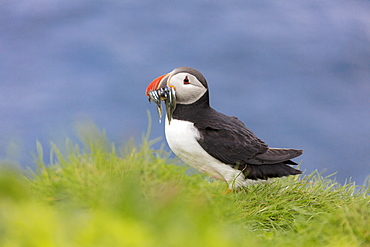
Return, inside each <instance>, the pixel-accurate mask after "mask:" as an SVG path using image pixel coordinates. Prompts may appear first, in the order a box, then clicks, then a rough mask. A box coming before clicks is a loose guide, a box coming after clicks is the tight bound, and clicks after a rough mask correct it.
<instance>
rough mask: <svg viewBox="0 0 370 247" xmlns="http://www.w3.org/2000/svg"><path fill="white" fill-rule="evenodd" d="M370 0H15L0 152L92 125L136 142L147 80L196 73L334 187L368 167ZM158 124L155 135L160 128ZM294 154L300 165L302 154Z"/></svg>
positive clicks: (6, 11)
mask: <svg viewBox="0 0 370 247" xmlns="http://www.w3.org/2000/svg"><path fill="white" fill-rule="evenodd" d="M369 13H370V3H369V2H368V1H356V2H355V1H335V2H328V1H325V2H323V1H312V0H310V1H309V0H303V1H299V2H297V1H293V0H289V1H279V2H276V1H272V0H267V1H259V2H254V1H243V2H232V3H230V2H225V1H220V0H216V1H206V0H197V1H186V2H183V1H115V0H110V1H72V0H63V1H62V0H54V1H42V0H33V1H24V0H12V1H10V0H9V1H2V2H1V3H0V54H1V56H0V117H1V119H0V148H1V149H0V158H3V159H4V158H11V159H16V160H17V161H19V162H20V163H21V164H22V165H23V166H32V162H30V161H31V160H32V158H31V152H34V151H35V141H36V139H38V140H39V141H40V142H41V143H43V144H44V145H45V146H47V145H48V144H49V142H50V141H55V142H57V143H58V142H60V143H62V142H63V140H64V139H65V138H66V137H67V136H73V135H74V134H73V133H74V132H73V126H74V123H75V122H76V121H84V120H92V121H94V122H96V123H97V125H98V126H100V127H102V128H105V129H106V131H107V133H108V135H109V136H110V138H111V139H112V140H114V141H116V142H121V141H123V140H125V139H127V138H128V137H130V136H132V137H134V138H136V139H140V138H141V135H142V133H143V132H144V131H145V130H146V127H147V117H146V110H147V109H150V111H151V112H152V116H153V118H154V120H156V119H157V116H156V110H155V106H154V105H149V104H148V102H147V99H146V96H145V95H144V91H145V88H146V86H147V84H148V83H149V82H150V81H151V80H152V79H154V78H156V77H157V76H159V75H161V74H164V73H166V72H169V71H171V70H172V69H173V68H175V67H178V66H190V67H194V68H196V69H198V70H200V71H201V72H202V73H203V74H204V75H205V77H206V78H207V80H208V83H209V85H210V93H211V104H212V106H213V107H214V108H216V109H217V110H219V111H221V112H223V113H225V114H227V115H235V116H238V118H239V119H241V120H242V121H243V122H245V123H246V125H247V126H248V127H249V128H250V129H252V130H253V131H254V132H255V133H256V134H257V135H258V136H259V137H260V138H261V139H263V140H264V141H266V142H267V143H268V144H269V145H270V146H273V147H294V148H300V149H304V151H305V153H304V155H303V156H302V159H303V164H302V169H305V170H307V172H309V171H311V170H314V169H318V170H320V171H326V172H325V174H330V173H333V172H336V171H338V173H337V175H336V177H337V178H338V180H339V181H341V182H343V181H344V179H345V178H349V177H353V178H354V180H355V181H357V182H358V183H362V182H363V180H364V178H365V177H366V176H368V175H369V174H370V152H369V148H370V145H369V140H370V124H369V123H370V102H369V101H370V100H369V98H370V97H369V95H370V82H369V80H370V45H369V44H370V14H369ZM163 128H164V125H163V124H159V123H157V121H155V122H154V123H153V131H152V134H151V136H152V137H153V138H154V137H157V136H163ZM297 161H299V160H297Z"/></svg>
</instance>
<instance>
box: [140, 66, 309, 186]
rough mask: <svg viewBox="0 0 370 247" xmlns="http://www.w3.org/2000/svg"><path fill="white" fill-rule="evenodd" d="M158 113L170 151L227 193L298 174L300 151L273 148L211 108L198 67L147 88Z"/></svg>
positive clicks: (160, 79)
mask: <svg viewBox="0 0 370 247" xmlns="http://www.w3.org/2000/svg"><path fill="white" fill-rule="evenodd" d="M145 93H146V95H147V96H148V97H149V101H153V102H155V103H156V104H157V109H158V113H159V117H160V119H161V117H162V103H163V102H164V105H165V107H166V118H165V136H166V140H167V143H168V145H169V147H170V149H171V150H172V151H173V153H175V154H176V155H177V156H178V157H179V158H180V159H181V160H183V161H184V162H185V163H186V164H188V165H190V166H191V167H193V168H195V169H196V170H198V171H200V172H202V173H206V174H208V175H209V176H211V177H213V178H215V179H219V180H223V181H226V182H227V186H228V189H227V191H237V190H240V189H242V188H245V187H247V186H248V185H252V184H256V183H263V182H269V181H270V180H271V179H273V178H278V177H285V176H290V175H298V174H301V173H302V171H300V170H298V169H296V168H293V167H292V166H291V165H293V166H296V165H298V164H297V163H296V162H294V161H292V160H291V159H294V158H296V157H298V156H300V155H301V154H302V153H303V150H297V149H291V148H271V147H269V146H268V145H267V144H266V143H265V142H264V141H262V140H261V139H259V138H258V137H257V136H256V135H255V134H254V133H253V132H252V131H250V130H249V129H248V128H247V127H246V126H245V125H244V123H243V122H241V121H240V120H239V119H238V118H236V117H234V116H227V115H225V114H222V113H220V112H218V111H216V110H215V109H213V108H212V107H211V106H210V103H209V90H208V83H207V81H206V79H205V77H204V76H203V75H202V74H201V73H200V72H199V71H198V70H196V69H193V68H190V67H179V68H176V69H174V70H173V71H171V72H170V73H167V74H164V75H162V76H159V77H158V78H156V79H155V80H153V81H152V82H151V83H150V84H149V85H148V87H147V88H146V92H145Z"/></svg>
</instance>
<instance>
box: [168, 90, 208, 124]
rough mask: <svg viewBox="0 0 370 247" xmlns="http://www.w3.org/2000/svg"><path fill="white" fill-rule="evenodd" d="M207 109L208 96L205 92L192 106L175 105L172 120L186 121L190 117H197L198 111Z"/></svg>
mask: <svg viewBox="0 0 370 247" xmlns="http://www.w3.org/2000/svg"><path fill="white" fill-rule="evenodd" d="M209 108H210V106H209V95H208V90H207V91H206V92H205V93H204V95H203V96H202V97H201V98H200V99H199V100H197V101H196V102H194V103H192V104H189V105H185V104H177V105H176V108H175V111H174V112H173V114H172V118H174V119H178V120H188V119H189V118H191V117H192V116H194V115H198V114H199V112H200V111H204V110H206V109H209Z"/></svg>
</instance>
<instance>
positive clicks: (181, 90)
mask: <svg viewBox="0 0 370 247" xmlns="http://www.w3.org/2000/svg"><path fill="white" fill-rule="evenodd" d="M168 83H169V85H170V86H173V87H174V88H175V91H176V102H177V103H178V104H185V105H188V104H192V103H194V102H196V101H197V100H198V99H200V98H201V97H202V96H203V95H204V94H205V92H206V91H207V88H205V87H204V86H203V84H202V83H201V82H200V81H199V80H198V79H197V78H196V77H195V76H194V75H192V74H190V73H186V72H180V73H177V74H174V75H171V73H170V76H169V78H168Z"/></svg>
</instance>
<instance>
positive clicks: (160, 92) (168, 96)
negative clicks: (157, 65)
mask: <svg viewBox="0 0 370 247" xmlns="http://www.w3.org/2000/svg"><path fill="white" fill-rule="evenodd" d="M168 76H169V75H168V74H166V75H163V76H160V77H158V78H157V79H155V80H154V81H152V82H151V83H150V84H149V86H148V87H147V89H146V95H147V96H148V98H149V102H151V101H153V102H154V103H156V105H157V111H158V115H159V122H161V119H162V114H163V111H162V102H161V101H164V104H165V107H166V115H167V119H168V123H170V122H171V118H172V113H173V111H174V110H175V108H176V91H175V89H174V88H173V87H171V86H168V85H167V79H168Z"/></svg>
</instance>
